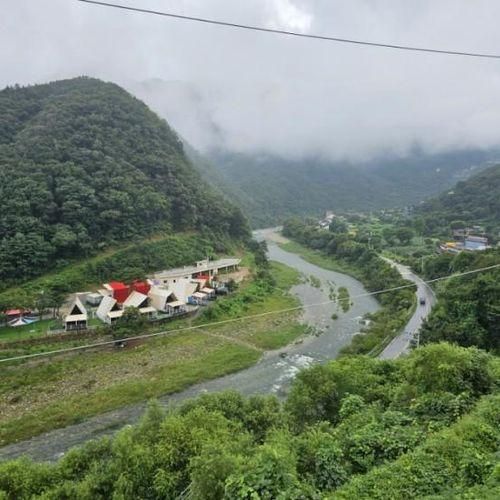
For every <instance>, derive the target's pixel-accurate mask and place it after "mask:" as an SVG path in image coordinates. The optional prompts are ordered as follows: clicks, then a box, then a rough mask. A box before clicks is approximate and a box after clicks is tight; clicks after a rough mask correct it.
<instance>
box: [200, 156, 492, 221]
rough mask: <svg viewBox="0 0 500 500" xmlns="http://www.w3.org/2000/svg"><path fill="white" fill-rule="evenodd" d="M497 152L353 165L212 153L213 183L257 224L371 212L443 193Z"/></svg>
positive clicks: (416, 201) (412, 157)
mask: <svg viewBox="0 0 500 500" xmlns="http://www.w3.org/2000/svg"><path fill="white" fill-rule="evenodd" d="M495 155H496V153H495V152H487V153H485V152H481V151H470V152H456V153H446V154H437V155H426V154H423V153H421V152H415V153H414V154H412V155H410V156H409V157H407V158H403V159H386V160H377V161H372V162H369V163H365V164H360V165H353V164H348V163H346V162H338V163H332V162H329V161H326V160H319V159H309V160H307V159H306V160H287V159H283V158H278V157H273V156H270V155H265V154H262V155H259V154H236V153H228V152H218V153H212V154H211V160H212V163H213V167H214V169H215V172H216V175H214V174H213V173H212V174H210V171H207V175H208V176H209V177H210V175H211V180H212V182H214V183H215V184H217V183H221V182H223V183H224V184H225V185H227V186H228V188H229V189H230V190H231V191H232V193H233V197H234V198H233V199H235V200H236V201H237V202H238V204H239V205H240V206H241V207H243V209H244V210H245V213H247V215H248V216H249V217H250V219H251V221H252V223H253V225H254V226H257V227H263V226H266V225H272V224H275V223H278V222H282V221H283V219H285V218H287V217H288V216H290V215H307V214H311V215H312V214H317V213H319V212H322V211H325V210H372V209H380V208H388V207H394V206H405V205H409V204H415V203H418V202H420V201H421V200H423V199H424V198H426V197H428V196H430V195H433V194H436V193H439V192H440V191H443V190H444V189H446V188H448V187H449V186H451V185H453V183H455V182H456V181H457V180H459V179H461V178H466V177H467V176H468V175H470V173H471V172H472V171H474V168H473V167H472V166H473V165H475V166H476V167H475V168H479V167H482V166H484V163H485V162H486V161H487V160H488V159H489V158H492V157H495Z"/></svg>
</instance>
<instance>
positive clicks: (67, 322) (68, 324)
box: [64, 296, 88, 332]
mask: <svg viewBox="0 0 500 500" xmlns="http://www.w3.org/2000/svg"><path fill="white" fill-rule="evenodd" d="M87 320H88V315H87V310H86V309H85V306H84V305H83V304H82V301H81V300H80V298H79V297H78V296H76V297H75V300H74V301H73V303H72V304H71V306H70V308H69V314H68V315H67V316H65V318H64V330H65V331H67V332H70V331H74V330H86V329H87Z"/></svg>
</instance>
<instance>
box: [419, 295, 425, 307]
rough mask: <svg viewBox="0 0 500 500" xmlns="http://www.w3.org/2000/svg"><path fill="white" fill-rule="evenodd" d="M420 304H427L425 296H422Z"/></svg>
mask: <svg viewBox="0 0 500 500" xmlns="http://www.w3.org/2000/svg"><path fill="white" fill-rule="evenodd" d="M420 305H421V306H425V297H420Z"/></svg>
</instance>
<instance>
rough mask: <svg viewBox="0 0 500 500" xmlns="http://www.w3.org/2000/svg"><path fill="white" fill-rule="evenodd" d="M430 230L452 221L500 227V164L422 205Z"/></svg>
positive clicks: (497, 228) (420, 209)
mask: <svg viewBox="0 0 500 500" xmlns="http://www.w3.org/2000/svg"><path fill="white" fill-rule="evenodd" d="M418 212H419V213H420V214H422V215H423V216H424V217H425V218H426V220H427V225H428V227H429V229H430V230H435V229H437V228H439V227H440V226H442V225H443V223H450V222H452V221H459V220H461V221H464V222H466V223H467V224H474V223H476V224H479V223H483V224H485V225H486V227H487V229H488V230H490V231H491V232H493V231H498V230H499V229H500V165H496V166H493V167H490V168H488V169H486V170H483V171H481V172H479V173H477V174H476V175H473V176H472V177H470V178H469V179H467V180H465V181H460V182H458V183H457V184H456V185H455V186H454V187H453V188H452V189H451V190H449V191H448V192H446V193H443V194H441V195H440V196H438V197H436V198H434V199H431V200H429V201H427V202H426V203H424V204H423V205H422V206H421V207H419V209H418Z"/></svg>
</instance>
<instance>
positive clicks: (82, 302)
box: [64, 258, 241, 332]
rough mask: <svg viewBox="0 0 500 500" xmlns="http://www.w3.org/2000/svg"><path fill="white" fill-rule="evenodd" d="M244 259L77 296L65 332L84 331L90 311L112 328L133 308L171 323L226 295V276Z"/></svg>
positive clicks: (221, 261) (169, 271) (210, 262)
mask: <svg viewBox="0 0 500 500" xmlns="http://www.w3.org/2000/svg"><path fill="white" fill-rule="evenodd" d="M240 262H241V259H238V258H225V259H218V260H209V259H204V260H201V261H198V262H196V264H195V265H193V266H184V267H179V268H175V269H167V270H163V271H158V272H156V273H153V274H151V275H149V276H148V278H147V279H146V280H145V281H134V282H133V283H131V284H126V283H122V282H120V281H110V282H109V283H104V284H103V286H102V288H101V289H99V290H98V291H97V292H80V293H76V294H75V295H74V298H73V300H72V301H71V303H70V305H69V308H68V309H67V314H66V315H65V317H64V329H65V331H68V332H70V331H77V330H85V329H87V328H88V326H89V324H88V323H89V317H90V314H89V311H88V309H90V308H93V309H94V310H95V317H96V318H98V319H99V320H101V321H102V322H103V323H105V324H108V325H111V324H113V323H114V322H115V321H117V320H118V319H119V318H121V317H122V316H123V314H124V312H125V310H126V309H127V307H134V308H136V309H137V310H138V311H139V314H141V315H143V316H144V317H146V318H147V319H168V318H173V317H177V316H180V315H183V314H187V313H189V312H193V311H195V310H196V309H197V308H198V307H199V306H204V305H206V304H208V301H210V300H213V299H215V297H216V295H223V294H226V293H227V287H226V284H225V282H224V280H223V279H222V276H221V275H223V274H226V275H227V273H231V272H233V271H237V270H238V268H239V265H240Z"/></svg>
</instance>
